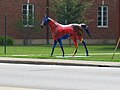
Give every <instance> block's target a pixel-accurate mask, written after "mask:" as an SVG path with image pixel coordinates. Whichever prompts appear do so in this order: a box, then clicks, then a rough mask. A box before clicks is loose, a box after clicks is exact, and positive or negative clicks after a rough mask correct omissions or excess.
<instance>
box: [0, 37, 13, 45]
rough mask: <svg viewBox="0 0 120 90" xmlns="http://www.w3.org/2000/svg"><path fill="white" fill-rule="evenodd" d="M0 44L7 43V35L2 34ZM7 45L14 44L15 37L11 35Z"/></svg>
mask: <svg viewBox="0 0 120 90" xmlns="http://www.w3.org/2000/svg"><path fill="white" fill-rule="evenodd" d="M0 45H5V37H4V36H0ZM6 45H13V39H12V38H11V37H7V38H6Z"/></svg>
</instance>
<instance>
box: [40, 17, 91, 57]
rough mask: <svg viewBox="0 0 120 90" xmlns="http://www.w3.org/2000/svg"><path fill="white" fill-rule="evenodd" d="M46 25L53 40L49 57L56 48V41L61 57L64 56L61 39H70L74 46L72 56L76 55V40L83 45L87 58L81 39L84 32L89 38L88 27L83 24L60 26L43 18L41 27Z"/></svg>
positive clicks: (49, 19)
mask: <svg viewBox="0 0 120 90" xmlns="http://www.w3.org/2000/svg"><path fill="white" fill-rule="evenodd" d="M46 25H48V26H49V27H50V28H51V32H52V37H53V39H54V46H53V49H52V52H51V56H52V55H53V52H54V48H55V47H56V44H57V41H58V42H59V44H60V46H61V49H62V52H63V56H64V49H63V46H62V41H61V40H62V39H64V37H71V39H72V40H73V42H74V44H75V48H76V49H75V51H74V53H73V56H74V55H75V54H76V53H77V49H78V42H77V39H78V40H80V41H81V42H82V43H83V45H84V47H85V50H86V56H89V54H88V49H87V47H86V44H85V42H84V39H83V31H86V33H87V34H88V35H89V37H90V36H91V35H90V32H89V29H88V26H86V25H85V24H84V23H83V24H68V25H62V24H59V23H58V22H56V21H55V20H53V19H51V18H49V17H48V16H45V17H44V18H43V20H42V23H41V27H42V28H43V26H46Z"/></svg>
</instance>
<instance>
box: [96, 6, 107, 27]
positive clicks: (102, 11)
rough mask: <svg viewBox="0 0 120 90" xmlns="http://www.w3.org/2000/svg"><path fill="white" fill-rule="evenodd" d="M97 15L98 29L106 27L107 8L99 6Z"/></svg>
mask: <svg viewBox="0 0 120 90" xmlns="http://www.w3.org/2000/svg"><path fill="white" fill-rule="evenodd" d="M97 14H98V15H97V20H98V22H97V23H98V24H97V25H98V27H108V6H99V7H98V12H97Z"/></svg>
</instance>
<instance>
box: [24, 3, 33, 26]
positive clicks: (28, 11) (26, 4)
mask: <svg viewBox="0 0 120 90" xmlns="http://www.w3.org/2000/svg"><path fill="white" fill-rule="evenodd" d="M23 5H27V22H29V5H32V7H33V9H32V12H33V14H34V4H22V11H23ZM32 19H33V20H34V15H33V17H32ZM22 20H23V14H22ZM24 27H34V25H29V23H27V25H24Z"/></svg>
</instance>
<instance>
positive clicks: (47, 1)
mask: <svg viewBox="0 0 120 90" xmlns="http://www.w3.org/2000/svg"><path fill="white" fill-rule="evenodd" d="M46 15H47V16H49V0H46ZM46 29H47V33H46V40H47V44H49V27H48V25H47V27H46Z"/></svg>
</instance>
